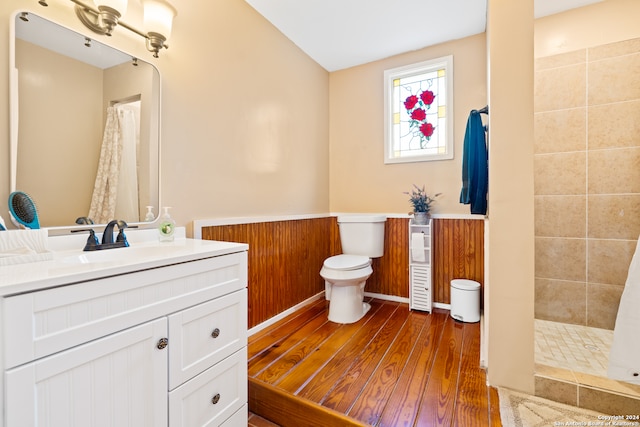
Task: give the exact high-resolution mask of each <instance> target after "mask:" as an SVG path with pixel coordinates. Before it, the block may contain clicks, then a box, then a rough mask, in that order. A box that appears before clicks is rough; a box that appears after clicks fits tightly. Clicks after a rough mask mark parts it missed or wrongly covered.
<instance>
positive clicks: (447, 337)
mask: <svg viewBox="0 0 640 427" xmlns="http://www.w3.org/2000/svg"><path fill="white" fill-rule="evenodd" d="M462 335H463V327H462V325H460V324H457V323H456V322H455V320H453V319H452V318H451V317H447V320H446V322H445V329H444V333H443V334H442V339H441V340H440V342H439V343H438V351H437V353H436V360H435V363H434V365H433V369H432V371H431V375H430V376H429V382H428V383H427V388H426V391H425V394H424V396H423V399H422V403H421V404H420V411H419V412H418V418H417V420H416V425H425V426H446V427H448V426H451V425H453V409H454V407H455V399H456V392H457V387H458V370H459V366H460V353H461V351H462Z"/></svg>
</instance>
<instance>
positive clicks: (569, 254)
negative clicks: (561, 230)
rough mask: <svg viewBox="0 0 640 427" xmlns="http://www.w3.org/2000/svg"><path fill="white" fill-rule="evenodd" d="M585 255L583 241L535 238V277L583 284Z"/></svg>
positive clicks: (585, 245)
mask: <svg viewBox="0 0 640 427" xmlns="http://www.w3.org/2000/svg"><path fill="white" fill-rule="evenodd" d="M586 253H587V244H586V240H585V239H567V238H561V237H536V250H535V270H536V277H539V278H546V279H558V280H572V281H580V282H583V281H585V280H586Z"/></svg>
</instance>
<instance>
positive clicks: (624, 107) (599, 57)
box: [535, 0, 640, 329]
mask: <svg viewBox="0 0 640 427" xmlns="http://www.w3.org/2000/svg"><path fill="white" fill-rule="evenodd" d="M630 16H635V17H637V16H640V3H639V2H629V1H622V0H617V1H614V0H609V1H607V2H604V3H603V4H597V5H594V6H591V7H588V8H583V9H580V10H576V11H573V12H567V13H564V14H561V15H558V16H555V17H553V19H551V18H548V19H544V20H540V21H539V22H537V23H536V40H537V44H536V48H538V45H540V46H541V48H540V49H537V50H536V53H537V54H538V53H550V55H548V56H545V55H543V54H540V55H539V56H538V59H537V60H536V85H535V87H536V90H535V96H536V98H535V99H536V107H535V111H536V113H535V121H536V127H535V129H536V132H535V134H536V147H535V149H536V156H535V165H536V167H535V194H536V197H535V201H536V220H535V226H536V301H535V304H536V305H535V311H536V318H540V319H546V320H554V321H561V322H568V323H575V324H581V325H588V326H594V327H598V328H607V329H613V327H614V324H615V317H616V314H617V309H618V304H619V301H620V296H621V294H622V290H623V288H624V283H625V280H626V276H627V270H628V267H629V263H630V261H631V257H632V255H633V251H634V249H635V244H636V241H637V238H638V235H639V234H640V220H639V219H638V218H639V217H640V187H639V183H640V175H639V172H638V170H639V169H638V164H640V137H639V136H638V131H639V130H640V124H639V123H638V117H639V112H640V89H638V88H640V84H639V80H638V71H639V70H640V39H639V38H637V36H638V35H640V28H638V26H637V25H624V23H625V20H626V19H627V17H630ZM603 17H606V19H603ZM595 22H597V25H596V28H598V30H597V31H594V27H592V26H591V24H593V23H595ZM578 23H580V24H581V25H578ZM554 28H555V29H554ZM560 31H561V32H562V40H564V43H563V46H562V48H561V47H560V46H555V49H548V47H549V46H551V45H552V42H553V40H556V39H558V37H559V32H560ZM594 34H596V36H594ZM629 37H632V38H631V40H628V38H629ZM619 40H623V41H619ZM566 47H570V48H576V49H575V50H571V51H566V50H565V49H566Z"/></svg>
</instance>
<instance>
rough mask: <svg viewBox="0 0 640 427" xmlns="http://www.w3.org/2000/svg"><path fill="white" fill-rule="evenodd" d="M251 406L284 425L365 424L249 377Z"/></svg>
mask: <svg viewBox="0 0 640 427" xmlns="http://www.w3.org/2000/svg"><path fill="white" fill-rule="evenodd" d="M249 408H250V410H251V412H253V413H255V414H258V415H260V416H261V417H263V418H266V419H268V420H270V421H272V422H274V423H277V424H278V425H280V426H282V427H300V426H305V427H330V426H340V427H343V426H344V427H364V426H366V424H362V423H360V422H358V421H356V420H354V419H352V418H349V417H347V416H346V415H344V414H341V413H340V412H337V411H332V410H330V409H327V408H325V407H323V406H321V405H318V404H315V403H313V402H311V401H309V400H306V399H302V398H299V397H296V396H292V395H290V394H288V393H286V392H284V391H282V390H280V389H278V388H276V387H274V386H272V385H269V384H265V383H263V382H260V381H258V380H256V379H254V378H249Z"/></svg>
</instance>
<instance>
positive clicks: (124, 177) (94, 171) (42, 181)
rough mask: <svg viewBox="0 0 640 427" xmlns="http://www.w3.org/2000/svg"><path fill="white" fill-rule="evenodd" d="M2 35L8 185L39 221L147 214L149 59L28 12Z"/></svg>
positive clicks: (155, 170)
mask: <svg viewBox="0 0 640 427" xmlns="http://www.w3.org/2000/svg"><path fill="white" fill-rule="evenodd" d="M12 44H13V50H12V54H13V55H12V58H11V59H10V67H11V70H10V76H11V79H10V80H11V92H10V95H11V109H10V111H11V121H10V123H11V154H10V158H11V179H10V185H11V189H10V191H23V192H25V193H27V194H29V195H30V196H31V198H32V199H33V200H34V202H35V204H36V207H37V210H38V217H39V220H40V225H41V226H42V227H48V228H49V227H51V228H55V227H63V228H66V227H73V226H76V224H77V223H76V221H77V220H78V218H83V217H85V218H90V219H91V220H92V221H93V222H94V223H95V224H105V223H106V222H108V221H110V220H112V219H122V220H124V221H126V222H127V223H130V224H135V223H139V222H143V221H148V220H149V219H150V218H149V217H148V212H149V211H151V212H153V217H154V219H155V218H157V217H158V214H159V211H160V200H159V199H160V190H159V186H160V176H159V174H160V171H159V167H160V166H159V164H160V163H159V156H160V154H159V153H160V135H159V132H160V75H159V72H158V70H157V69H156V68H155V66H153V65H152V64H150V63H148V62H145V61H143V60H140V59H138V58H135V57H132V56H131V55H128V54H126V53H125V52H122V51H119V50H117V49H114V48H112V47H109V46H107V45H105V44H102V43H100V42H98V41H96V40H93V39H91V38H90V37H87V36H84V35H82V34H80V33H77V32H75V31H72V30H70V29H68V28H66V27H63V26H61V25H59V24H57V23H54V22H51V21H49V20H47V19H44V18H42V17H41V16H38V15H37V14H34V13H32V12H20V13H17V14H16V15H15V17H14V28H13V31H12ZM149 207H150V208H149Z"/></svg>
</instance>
